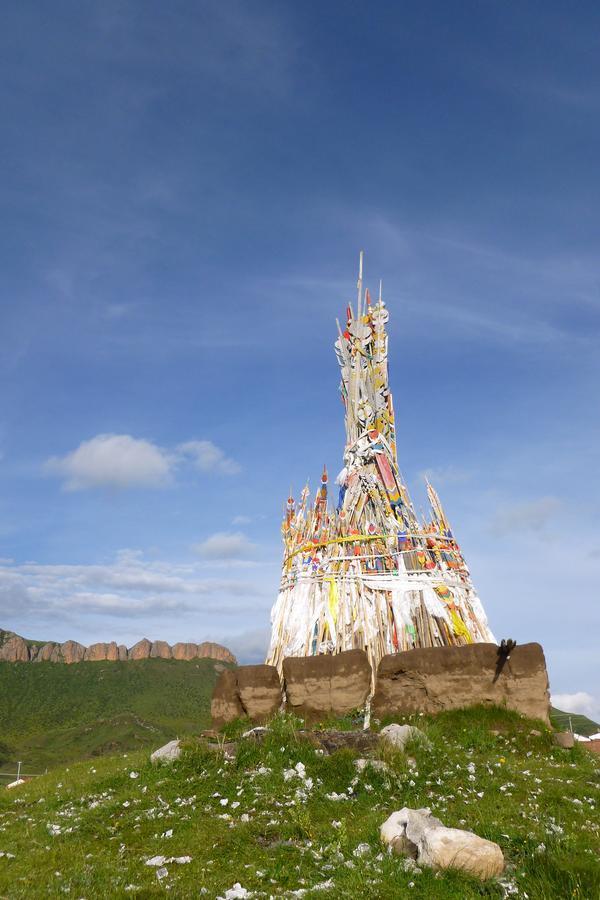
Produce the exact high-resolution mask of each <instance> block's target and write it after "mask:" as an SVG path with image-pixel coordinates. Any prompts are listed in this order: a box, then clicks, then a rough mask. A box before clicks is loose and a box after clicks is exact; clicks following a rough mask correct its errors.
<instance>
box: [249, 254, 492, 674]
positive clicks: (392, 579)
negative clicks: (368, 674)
mask: <svg viewBox="0 0 600 900" xmlns="http://www.w3.org/2000/svg"><path fill="white" fill-rule="evenodd" d="M388 318H389V313H388V311H387V309H386V307H385V304H384V302H383V299H382V296H381V283H380V287H379V298H378V300H377V302H376V303H372V301H371V297H370V295H369V291H368V290H367V291H366V292H365V293H364V295H363V254H362V253H361V254H360V267H359V277H358V285H357V299H356V308H355V309H354V308H353V307H352V304H349V305H348V307H347V310H346V317H345V323H344V327H342V326H341V325H340V323H339V322H338V323H337V326H338V338H337V341H336V342H335V351H336V354H337V358H338V362H339V364H340V368H341V374H342V380H341V385H340V390H341V394H342V399H343V401H344V406H345V423H346V449H345V450H344V467H343V469H342V471H341V472H340V474H339V475H338V477H337V479H336V483H337V484H338V485H339V498H338V501H337V505H336V507H335V509H332V508H331V507H330V506H329V505H328V495H327V489H328V476H327V471H326V470H325V469H324V470H323V474H322V477H321V484H320V487H319V489H318V490H317V493H316V497H315V500H314V503H312V504H309V491H308V487H305V488H304V490H303V491H302V493H301V495H300V498H299V501H298V502H296V500H294V498H293V497H291V496H290V497H289V499H288V501H287V508H286V512H285V517H284V520H283V524H282V533H283V544H284V558H283V569H282V576H281V586H280V590H279V595H278V597H277V600H276V602H275V604H274V606H273V609H272V612H271V623H272V633H271V645H270V648H269V653H268V657H267V663H270V664H271V665H275V666H277V667H278V668H279V669H280V670H281V665H282V663H283V660H284V658H285V657H287V656H314V655H316V654H322V653H340V652H341V651H343V650H353V649H356V648H359V649H364V650H366V652H367V654H368V656H369V660H370V663H371V666H372V667H373V671H374V672H375V671H376V669H377V665H378V663H379V660H380V659H381V657H382V656H384V655H385V654H387V653H397V652H398V651H401V650H411V649H412V648H414V647H441V646H451V645H460V644H467V643H472V642H480V641H483V642H493V643H495V638H494V636H493V634H492V633H491V631H490V629H489V627H488V623H487V618H486V615H485V612H484V610H483V607H482V605H481V601H480V600H479V597H478V596H477V594H476V593H475V589H474V587H473V584H472V582H471V576H470V574H469V570H468V568H467V565H466V563H465V560H464V558H463V555H462V553H461V550H460V548H459V546H458V543H457V542H456V539H455V537H454V534H453V532H452V529H451V527H450V524H449V522H448V519H447V518H446V515H445V513H444V509H443V507H442V504H441V502H440V499H439V497H438V495H437V493H436V491H435V490H434V488H433V486H432V485H431V484H429V483H427V494H428V497H429V502H430V505H431V516H430V518H429V519H428V520H427V521H421V522H420V521H419V519H418V518H417V515H416V514H415V510H414V507H413V504H412V501H411V499H410V495H409V493H408V488H407V487H406V485H405V483H404V481H403V479H402V476H401V474H400V470H399V468H398V460H397V457H396V427H395V420H394V405H393V402H392V393H391V391H390V388H389V384H388V338H387V333H386V330H385V326H386V323H387V321H388Z"/></svg>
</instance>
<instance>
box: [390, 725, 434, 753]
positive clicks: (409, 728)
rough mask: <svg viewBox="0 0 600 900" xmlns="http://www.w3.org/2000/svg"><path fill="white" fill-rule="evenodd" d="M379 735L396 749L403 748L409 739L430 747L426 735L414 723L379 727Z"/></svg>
mask: <svg viewBox="0 0 600 900" xmlns="http://www.w3.org/2000/svg"><path fill="white" fill-rule="evenodd" d="M380 735H381V738H382V740H383V741H385V742H386V744H390V745H391V746H392V747H395V748H396V750H404V747H405V746H406V744H407V743H408V742H409V741H416V742H418V743H419V744H422V745H423V746H424V747H428V748H429V747H431V743H430V741H429V739H428V737H427V735H426V734H425V733H424V732H423V731H421V729H420V728H416V727H415V726H414V725H396V724H394V725H386V726H385V728H382V729H381V731H380Z"/></svg>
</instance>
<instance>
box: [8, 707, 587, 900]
mask: <svg viewBox="0 0 600 900" xmlns="http://www.w3.org/2000/svg"><path fill="white" fill-rule="evenodd" d="M406 721H412V722H414V723H416V724H418V725H419V727H421V728H422V729H423V730H424V731H425V732H426V733H427V736H428V738H429V740H430V742H431V749H426V748H425V747H423V746H418V745H417V746H414V747H412V748H410V752H409V755H404V754H398V753H389V752H388V753H381V754H380V755H382V756H383V757H384V758H385V759H386V761H387V762H388V765H389V767H390V771H389V774H382V773H380V772H376V771H374V770H373V769H368V768H367V769H366V770H365V771H364V772H363V773H362V774H361V775H360V776H357V775H356V770H355V767H354V754H353V753H352V752H350V751H340V752H338V753H335V754H333V755H331V756H323V755H321V754H319V752H318V751H315V749H314V748H313V747H312V746H311V745H310V744H309V743H308V742H306V741H305V740H302V739H301V738H300V737H299V735H298V727H299V723H298V721H297V720H293V719H292V718H290V717H278V718H277V719H276V720H274V722H273V723H272V726H271V729H270V731H269V733H268V735H267V738H266V740H265V742H264V744H262V745H257V744H256V743H254V742H252V741H251V740H249V739H242V740H240V743H239V748H238V754H237V757H236V759H234V760H232V761H227V760H225V759H224V758H223V757H222V756H221V755H220V754H219V753H215V752H212V751H208V750H207V749H206V748H204V747H203V746H201V745H200V744H198V743H197V742H196V741H193V740H190V741H189V742H188V747H187V749H186V752H185V755H184V757H183V758H182V759H181V760H180V761H179V762H178V763H176V764H174V765H171V766H158V767H157V766H152V765H151V764H150V763H149V754H148V752H147V751H144V752H141V751H136V752H135V753H133V754H128V755H127V756H124V755H123V754H121V755H119V756H113V757H110V758H103V759H99V760H97V761H94V762H90V761H87V762H81V763H77V764H76V765H73V766H69V767H67V768H65V769H64V770H63V771H60V772H59V771H56V772H54V773H51V774H49V775H46V776H44V777H42V778H39V779H36V780H34V781H32V782H30V783H28V784H26V785H23V786H21V787H19V788H16V789H14V790H13V791H11V792H9V791H0V851H4V852H5V853H6V852H9V853H12V854H14V858H7V857H6V856H4V857H1V858H0V896H6V897H10V898H20V897H23V898H36V897H62V896H64V895H65V894H68V895H69V896H72V897H75V898H82V897H85V898H87V900H91V898H100V897H102V898H104V897H111V898H112V897H117V898H118V897H131V896H138V897H144V898H145V897H159V896H163V895H165V894H166V893H168V895H169V896H171V897H182V898H187V897H197V896H202V895H201V894H200V891H201V890H203V891H204V894H203V896H206V897H207V898H211V900H212V898H216V897H217V896H223V895H224V892H225V891H226V890H227V889H229V888H231V887H232V886H233V884H234V883H235V882H238V881H239V882H240V883H241V884H242V886H243V887H245V888H246V889H248V890H249V891H252V892H253V895H254V897H262V898H268V897H285V896H289V897H292V896H299V895H298V894H295V895H294V894H291V893H290V892H291V891H298V890H303V891H305V893H304V894H303V895H302V896H304V897H307V898H321V900H326V898H362V897H364V898H381V900H388V898H389V900H395V898H406V897H416V898H427V900H430V898H431V900H435V898H445V900H448V898H452V900H471V898H481V897H487V898H498V900H500V898H503V897H507V896H510V897H515V898H518V897H521V898H525V897H528V898H529V900H563V898H580V900H594V898H597V897H598V885H599V884H600V869H599V866H598V850H599V843H600V818H599V814H598V802H599V800H600V796H599V790H598V787H599V774H600V758H599V757H598V756H595V755H593V754H591V753H589V752H587V751H585V750H583V749H581V748H579V747H576V748H575V749H574V750H573V751H564V750H561V749H559V748H557V747H555V746H554V745H553V744H552V740H551V735H550V733H549V732H548V731H547V730H544V729H543V726H541V725H540V724H539V723H535V722H532V721H529V720H526V719H523V718H520V717H519V716H518V715H516V714H514V713H510V712H507V711H506V710H500V709H489V708H486V709H474V710H468V711H455V712H449V713H442V714H440V715H439V716H437V717H428V716H419V717H413V718H412V719H408V718H407V719H406ZM532 728H538V729H539V730H541V731H542V735H541V736H534V735H531V734H530V731H531V730H532ZM299 762H302V763H303V764H304V766H305V768H306V776H307V777H308V778H309V779H311V781H310V782H307V781H304V780H303V779H302V778H301V777H299V776H298V775H297V774H296V775H293V776H292V777H289V773H288V775H286V770H290V769H292V768H293V767H294V766H296V764H297V763H299ZM131 773H134V774H135V775H136V776H137V777H131ZM336 795H337V796H338V797H339V795H344V796H345V797H346V799H335V797H336ZM225 800H226V801H227V802H226V803H222V801H225ZM403 806H411V807H422V806H429V807H430V808H431V809H432V811H433V813H434V815H437V816H438V817H439V818H441V820H442V821H443V822H444V823H445V824H447V825H451V826H456V827H464V828H467V829H471V830H473V831H475V832H476V833H477V834H480V835H481V836H483V837H486V838H489V839H491V840H494V841H497V842H498V844H500V846H501V848H502V850H503V852H504V854H505V857H506V860H507V864H508V868H507V872H506V874H505V876H504V878H503V880H504V881H505V883H506V884H508V885H509V886H510V888H507V887H503V886H502V885H501V884H499V883H498V882H496V881H491V882H486V883H480V882H478V881H474V880H473V879H471V878H468V877H465V876H462V875H460V874H458V873H450V872H445V873H440V874H436V873H435V872H432V871H429V870H426V869H423V870H422V871H420V872H418V871H411V870H410V869H407V867H406V863H405V862H404V861H403V860H402V859H400V858H399V857H396V856H389V855H387V854H386V853H385V852H383V848H382V846H381V845H380V842H379V828H380V826H381V824H382V822H384V821H385V819H386V818H387V817H388V816H389V815H390V813H391V812H393V811H394V810H397V809H400V808H401V807H403ZM171 829H172V836H168V832H169V831H171ZM360 844H366V845H367V849H366V851H365V854H364V855H360V854H357V855H355V851H356V849H357V847H358V846H359V845H360ZM156 855H163V856H166V857H182V856H190V857H191V861H190V862H189V863H185V864H181V865H180V864H176V863H166V864H165V866H164V868H165V869H166V873H163V872H160V868H161V867H154V866H147V865H146V864H145V862H146V860H148V859H149V858H151V857H153V856H156ZM158 874H160V875H162V876H163V877H162V878H160V879H159V878H158V877H157V876H158ZM324 884H325V885H328V884H329V885H330V886H329V887H322V888H321V889H316V886H317V885H321V886H322V885H324ZM509 889H510V890H511V891H513V893H510V894H509V893H508V890H509Z"/></svg>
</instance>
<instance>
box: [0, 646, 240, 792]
mask: <svg viewBox="0 0 600 900" xmlns="http://www.w3.org/2000/svg"><path fill="white" fill-rule="evenodd" d="M224 665H225V664H224V663H222V662H217V661H216V660H211V659H194V660H190V661H189V662H187V661H182V660H170V659H143V660H138V661H128V662H81V663H75V664H73V665H64V664H59V663H50V662H48V663H8V662H0V773H2V772H3V771H4V772H12V771H14V764H15V762H16V761H17V760H22V761H23V764H24V768H25V771H31V772H40V771H44V770H45V769H46V768H47V767H48V768H51V767H53V766H56V765H64V764H65V763H69V762H72V761H74V760H78V759H82V758H85V757H91V756H98V755H103V754H106V753H116V752H118V751H124V750H132V749H136V748H139V747H145V746H149V745H157V744H158V745H160V743H161V742H162V743H164V742H165V741H167V740H171V739H172V738H173V737H175V736H184V735H187V734H192V733H198V732H199V731H201V730H202V729H203V728H207V727H209V725H210V697H211V694H212V690H213V686H214V683H215V681H216V678H217V676H218V673H219V671H221V670H222V669H223V667H224ZM3 780H6V779H3Z"/></svg>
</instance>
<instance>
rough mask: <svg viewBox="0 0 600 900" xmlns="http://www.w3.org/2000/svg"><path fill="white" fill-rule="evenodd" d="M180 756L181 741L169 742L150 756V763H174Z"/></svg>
mask: <svg viewBox="0 0 600 900" xmlns="http://www.w3.org/2000/svg"><path fill="white" fill-rule="evenodd" d="M180 756H181V741H169V743H168V744H165V745H164V747H159V748H158V750H155V751H154V753H152V754H151V755H150V762H153V763H159V762H175V760H176V759H179V757H180Z"/></svg>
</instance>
